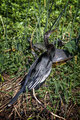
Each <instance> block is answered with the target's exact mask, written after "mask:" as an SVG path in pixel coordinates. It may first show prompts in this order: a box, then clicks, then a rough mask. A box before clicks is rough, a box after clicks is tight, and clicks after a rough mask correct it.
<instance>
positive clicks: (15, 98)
mask: <svg viewBox="0 0 80 120" xmlns="http://www.w3.org/2000/svg"><path fill="white" fill-rule="evenodd" d="M24 89H25V86H23V87H22V88H21V89H20V91H19V92H18V93H17V94H16V95H15V96H14V97H13V98H12V99H11V101H10V102H9V103H8V107H10V106H11V105H12V104H14V103H15V102H16V100H17V99H18V97H19V95H20V94H21V93H22V92H23V91H24Z"/></svg>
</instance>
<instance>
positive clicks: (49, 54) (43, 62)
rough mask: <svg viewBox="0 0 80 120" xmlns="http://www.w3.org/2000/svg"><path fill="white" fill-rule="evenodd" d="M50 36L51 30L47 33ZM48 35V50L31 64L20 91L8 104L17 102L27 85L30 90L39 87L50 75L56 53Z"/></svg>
mask: <svg viewBox="0 0 80 120" xmlns="http://www.w3.org/2000/svg"><path fill="white" fill-rule="evenodd" d="M47 36H48V37H49V36H50V32H49V33H48V34H47ZM48 37H46V36H45V37H44V41H45V46H46V48H47V51H46V52H44V53H42V54H41V55H40V57H39V58H37V59H36V60H35V62H34V63H33V64H32V65H31V67H30V69H29V72H28V74H27V75H26V77H25V82H24V84H23V86H22V88H21V89H20V91H19V92H18V93H17V94H16V95H15V96H14V97H13V98H12V100H11V101H10V102H9V104H8V106H11V105H12V104H14V103H15V102H16V100H17V99H18V97H19V95H20V94H21V93H22V92H24V90H25V87H26V86H27V88H28V90H32V89H36V88H38V87H39V86H40V85H41V84H42V83H43V82H44V81H45V80H46V78H47V77H48V76H49V74H50V72H51V69H52V59H53V57H54V55H55V47H54V45H53V44H49V42H48Z"/></svg>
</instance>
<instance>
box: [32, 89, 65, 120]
mask: <svg viewBox="0 0 80 120" xmlns="http://www.w3.org/2000/svg"><path fill="white" fill-rule="evenodd" d="M33 96H34V98H35V100H36V101H37V102H38V103H39V104H40V105H41V106H42V107H43V108H45V109H46V110H47V111H48V112H49V113H50V114H51V115H53V116H54V117H57V118H59V119H62V120H66V119H65V118H63V117H61V116H59V115H56V114H54V113H53V112H50V111H49V110H48V109H47V108H46V107H45V106H44V105H43V104H42V103H41V102H40V101H39V100H38V99H37V97H36V94H35V90H34V88H33Z"/></svg>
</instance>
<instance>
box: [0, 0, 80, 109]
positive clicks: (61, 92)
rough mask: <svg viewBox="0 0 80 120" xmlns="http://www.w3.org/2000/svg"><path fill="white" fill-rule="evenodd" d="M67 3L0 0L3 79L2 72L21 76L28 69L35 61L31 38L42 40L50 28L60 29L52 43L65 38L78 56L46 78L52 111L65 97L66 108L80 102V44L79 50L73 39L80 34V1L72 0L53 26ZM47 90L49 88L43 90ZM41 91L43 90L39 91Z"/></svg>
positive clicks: (1, 68) (52, 36)
mask: <svg viewBox="0 0 80 120" xmlns="http://www.w3.org/2000/svg"><path fill="white" fill-rule="evenodd" d="M67 2H68V1H67V0H66V1H65V0H54V1H53V0H41V1H40V0H39V1H38V0H34V1H33V0H0V72H1V74H0V78H1V80H2V81H4V80H3V77H2V75H3V73H6V74H9V75H13V76H20V75H22V74H23V73H24V72H25V71H28V69H29V67H30V65H31V64H32V62H33V61H34V57H33V55H32V53H31V49H30V43H29V41H28V39H29V38H31V40H32V41H33V43H37V42H38V43H39V42H41V43H42V42H43V37H44V33H45V32H46V31H48V30H50V29H54V28H57V32H56V33H53V34H52V35H51V37H50V39H51V42H53V41H55V40H57V39H61V40H63V41H64V42H65V43H67V44H66V45H65V48H66V49H68V50H69V52H71V53H72V54H74V55H75V54H76V56H77V59H75V57H74V59H73V60H72V61H70V63H67V65H64V66H58V67H56V68H53V70H52V71H53V73H54V74H53V73H51V75H50V78H49V80H48V81H47V82H49V87H48V91H49V93H50V99H51V104H52V107H50V106H48V109H50V110H51V109H53V106H54V105H56V106H58V104H59V101H60V100H61V99H64V100H62V102H64V103H65V104H66V108H65V111H66V110H67V107H68V104H69V103H70V102H71V101H72V102H73V103H76V104H79V105H80V101H79V92H78V91H76V92H75V94H73V93H74V91H75V89H77V88H78V89H79V85H80V82H79V78H80V62H79V59H80V53H79V51H78V50H79V47H80V43H79V44H78V45H79V47H78V50H76V48H77V47H76V43H75V40H74V38H77V37H78V35H80V9H79V8H80V5H79V0H70V1H69V3H68V6H67V8H66V10H65V12H64V13H63V15H62V17H61V19H60V20H59V21H57V22H56V24H55V25H54V26H53V24H54V22H55V20H56V19H57V18H58V16H59V14H60V13H61V11H62V10H63V9H64V7H65V5H66V4H67ZM72 39H73V41H72ZM46 84H47V83H46ZM45 90H46V88H45V89H44V90H43V93H44V91H45ZM52 91H54V94H55V95H54V94H52ZM38 92H39V93H40V92H42V91H39V90H38ZM76 94H77V96H76ZM75 96H76V97H75ZM41 97H43V96H41ZM53 100H54V101H53ZM69 100H70V101H69ZM56 106H55V107H56ZM55 107H54V110H55V109H56V111H57V109H58V107H56V108H55Z"/></svg>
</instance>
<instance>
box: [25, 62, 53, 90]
mask: <svg viewBox="0 0 80 120" xmlns="http://www.w3.org/2000/svg"><path fill="white" fill-rule="evenodd" d="M43 62H45V63H44V64H42V62H40V63H38V64H37V66H36V68H35V69H34V71H33V73H32V76H31V78H30V79H29V80H28V83H27V87H28V89H29V90H30V89H33V88H35V87H36V86H37V85H39V84H41V83H42V82H44V80H45V79H46V78H47V77H48V76H49V74H50V72H51V68H52V62H51V61H49V62H48V61H44V60H43Z"/></svg>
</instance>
